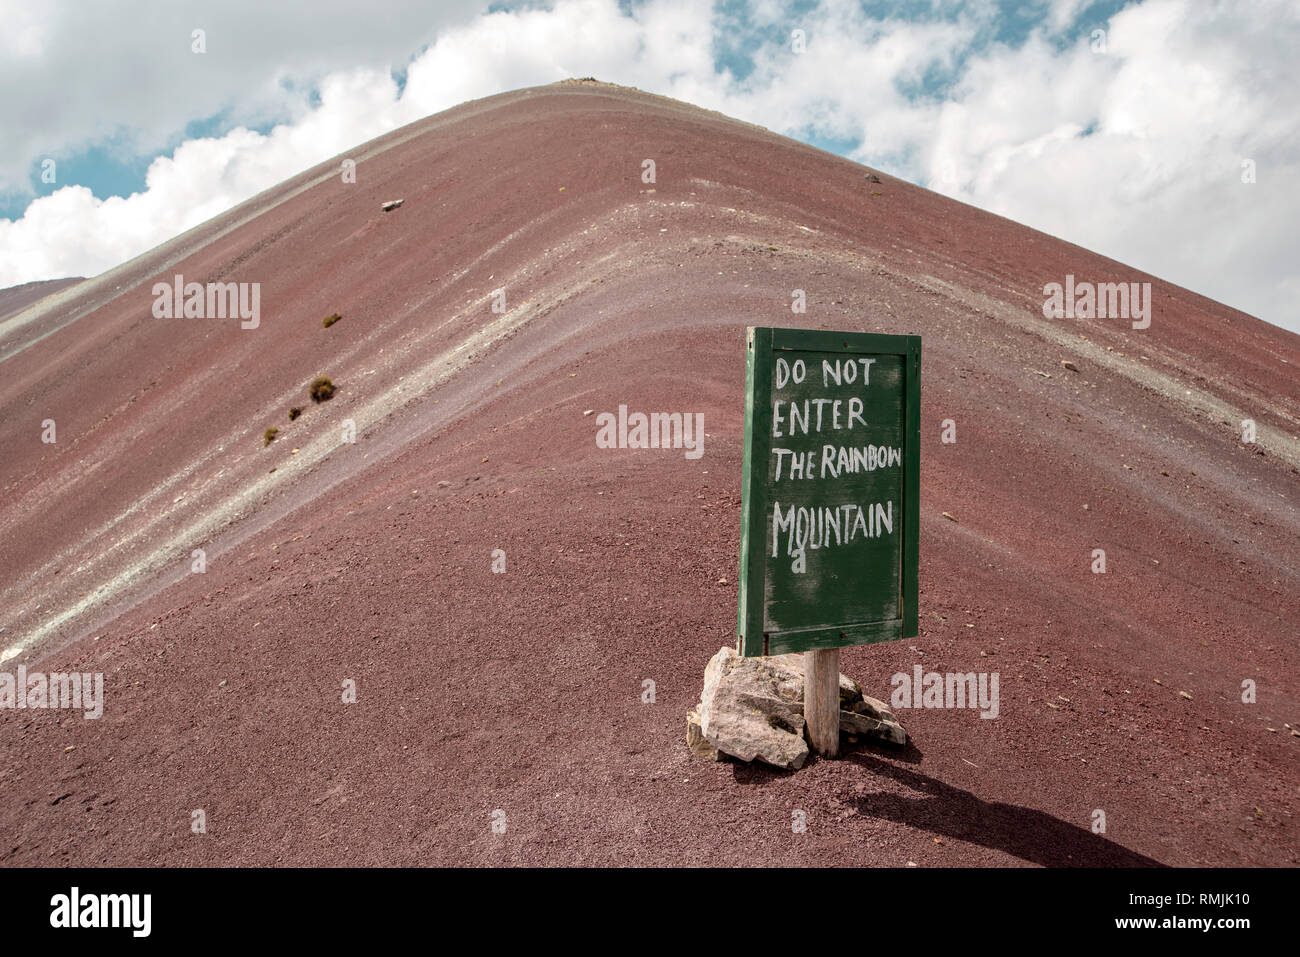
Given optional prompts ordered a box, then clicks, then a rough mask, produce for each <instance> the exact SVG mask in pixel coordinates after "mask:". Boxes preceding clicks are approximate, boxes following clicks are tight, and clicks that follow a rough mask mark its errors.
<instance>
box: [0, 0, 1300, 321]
mask: <svg viewBox="0 0 1300 957" xmlns="http://www.w3.org/2000/svg"><path fill="white" fill-rule="evenodd" d="M0 3H3V6H2V7H0V15H2V16H0V19H3V20H4V22H5V23H6V25H7V28H6V31H5V32H4V33H3V34H0V83H3V84H4V86H5V88H6V89H13V90H22V91H24V95H23V96H21V97H7V98H5V101H4V102H3V103H0V129H3V130H4V132H5V138H4V139H5V143H6V147H7V148H6V150H5V151H4V154H3V155H0V286H3V285H10V284H13V283H16V282H23V281H28V280H31V279H42V278H53V277H55V276H59V275H68V274H82V275H89V274H95V273H97V272H100V271H103V270H104V269H107V268H111V267H112V266H113V265H116V264H117V263H118V262H121V261H125V260H126V259H129V258H131V257H132V256H134V255H137V254H138V253H140V252H142V251H144V250H145V249H148V248H150V247H152V246H153V245H156V244H157V243H159V242H162V241H164V240H166V239H167V238H169V237H170V236H172V235H175V234H176V233H178V232H180V231H182V230H184V229H187V228H189V227H190V226H193V225H195V224H196V223H197V222H201V221H202V220H203V219H207V218H209V217H211V216H213V215H216V214H217V213H219V212H221V211H222V210H223V209H226V208H229V207H230V206H232V205H234V204H235V203H237V202H240V201H242V200H243V199H245V198H247V197H248V196H250V195H253V194H254V193H256V192H258V191H260V190H261V189H264V188H266V187H268V186H271V185H273V184H274V183H275V182H279V181H280V180H282V179H284V178H285V177H287V176H290V175H293V174H294V173H295V172H298V171H299V170H301V169H304V168H306V167H308V166H310V165H313V164H314V163H316V162H319V161H320V160H322V159H326V158H328V157H330V156H333V155H335V154H337V153H339V152H343V151H345V150H347V149H348V148H350V147H351V146H354V145H356V144H357V143H360V142H363V141H365V140H366V139H369V138H371V137H373V136H375V135H378V134H380V133H382V132H385V131H386V130H387V129H391V128H394V127H395V126H398V125H401V124H403V123H406V122H410V121H412V120H414V119H418V118H419V117H421V116H424V115H427V114H428V113H431V112H435V111H437V110H440V109H445V108H447V107H449V106H452V105H455V104H456V103H457V102H462V101H463V100H465V99H470V98H474V97H478V96H486V95H490V94H492V93H495V92H499V91H501V90H503V89H512V88H516V87H520V86H528V85H533V84H540V83H548V82H552V81H554V80H557V79H562V78H563V77H565V76H569V75H579V76H580V75H593V76H596V77H598V78H600V79H602V80H609V81H612V82H616V83H624V84H627V85H631V86H637V87H640V88H641V89H646V90H651V91H653V92H657V93H662V94H665V95H668V96H675V97H678V98H680V99H683V100H686V101H688V102H692V103H697V104H698V105H701V106H704V107H707V108H710V109H717V110H720V111H722V112H725V113H728V114H731V115H734V116H738V117H739V118H741V119H745V120H749V121H751V122H755V123H759V124H762V125H764V126H767V127H768V128H770V129H773V130H776V131H777V132H781V133H785V134H787V135H790V136H794V137H796V138H798V139H802V140H804V141H806V142H809V143H812V144H814V145H816V146H819V147H821V148H823V149H827V150H830V151H832V152H836V153H840V154H842V155H845V156H848V157H849V158H851V159H854V160H857V161H859V162H865V163H868V164H869V165H872V166H876V167H878V168H881V169H884V170H887V171H889V172H891V173H893V174H895V175H898V176H901V177H903V178H906V179H909V180H911V181H913V182H918V183H921V184H924V185H927V186H929V187H930V188H933V189H937V190H939V191H941V192H944V193H946V194H948V195H951V196H954V197H956V198H958V199H961V200H963V201H965V202H969V203H972V204H974V205H977V206H981V207H983V208H986V209H990V210H992V211H994V212H997V213H999V214H1001V215H1005V216H1009V217H1010V218H1013V219H1017V220H1019V221H1021V222H1025V223H1027V224H1028V225H1031V226H1034V227H1036V228H1039V229H1043V230H1045V231H1047V232H1049V233H1052V234H1054V235H1057V236H1061V237H1063V238H1066V239H1069V240H1071V241H1073V242H1077V243H1079V244H1080V245H1083V246H1086V247H1088V248H1091V249H1095V250H1097V251H1098V252H1101V253H1104V254H1106V255H1108V256H1112V257H1114V258H1116V259H1119V260H1121V261H1123V262H1126V263H1129V264H1131V265H1133V266H1135V267H1138V268H1141V269H1144V270H1146V271H1150V272H1152V273H1154V274H1156V275H1159V276H1161V277H1162V278H1166V279H1169V280H1171V281H1173V282H1177V283H1179V284H1182V285H1185V286H1188V287H1189V288H1192V289H1194V290H1196V291H1198V292H1202V293H1204V294H1206V295H1209V296H1212V297H1213V298H1216V299H1220V300H1222V301H1224V302H1227V303H1228V304H1230V305H1234V306H1236V307H1237V308H1241V309H1244V310H1246V311H1248V312H1252V313H1254V314H1256V315H1260V316H1261V317H1262V318H1265V319H1268V320H1270V321H1272V322H1276V323H1278V324H1281V325H1284V326H1287V327H1289V328H1292V329H1297V328H1300V318H1298V316H1297V311H1296V310H1295V307H1294V306H1293V305H1291V303H1292V302H1294V301H1295V300H1296V297H1297V294H1300V276H1298V275H1297V269H1296V267H1295V265H1294V258H1295V257H1294V256H1293V255H1292V252H1291V245H1292V236H1293V233H1294V227H1293V226H1292V225H1291V224H1292V223H1294V222H1295V219H1296V217H1297V216H1300V191H1297V190H1295V189H1294V188H1290V187H1289V184H1291V183H1294V182H1295V181H1296V180H1295V176H1296V174H1297V173H1298V172H1300V170H1297V168H1296V167H1297V166H1300V137H1297V136H1296V132H1297V130H1296V129H1295V127H1296V125H1297V121H1296V119H1295V117H1296V110H1295V108H1294V104H1295V103H1296V102H1298V101H1300V77H1298V74H1300V71H1298V69H1297V67H1296V65H1295V60H1296V57H1295V56H1294V50H1296V49H1300V3H1298V2H1279V3H1276V4H1269V5H1260V4H1252V3H1249V2H1247V0H1241V2H1234V0H1221V2H1218V3H1209V2H1206V0H1140V2H1139V0H1128V2H1124V0H1107V2H1089V0H1023V2H995V0H977V2H972V3H953V2H943V0H933V2H901V0H897V2H880V0H875V2H858V0H802V2H797V3H783V2H779V0H719V2H717V3H715V4H713V5H712V6H710V5H709V4H706V3H700V2H686V0H641V2H628V0H623V2H619V0H555V2H554V3H547V4H542V3H531V4H501V3H495V4H491V5H488V4H483V3H476V2H471V0H449V2H445V3H441V4H438V5H436V6H431V5H429V4H427V3H422V2H417V0H373V2H370V3H367V4H365V5H362V6H360V7H354V6H353V5H351V4H347V5H345V4H330V3H315V2H310V0H282V2H281V3H278V4H275V5H266V4H263V3H261V2H259V0H227V2H226V3H222V4H220V5H216V4H211V3H196V2H189V0H176V2H173V3H169V4H167V5H166V6H165V7H162V8H160V7H157V6H156V5H153V4H149V3H147V2H146V0H118V2H116V3H113V4H102V5H101V4H96V5H93V6H92V5H85V4H74V3H71V2H67V0H54V2H51V3H47V4H43V5H31V4H25V3H14V2H10V0H0ZM271 6H273V12H272V11H270V10H268V9H267V8H268V7H271ZM195 29H202V30H204V43H205V49H204V52H203V53H201V54H198V53H195V52H194V50H193V41H192V36H193V31H194V30H195ZM795 31H802V42H803V48H802V49H801V50H797V49H795V46H796V44H795V43H794V42H792V38H793V37H794V36H795ZM1099 36H1100V42H1099V40H1098V37H1099ZM50 159H52V160H54V162H55V164H56V166H55V171H56V179H55V182H53V183H47V182H43V181H42V172H43V170H44V169H45V168H46V166H44V165H43V164H45V163H46V161H47V160H50ZM1247 163H1249V164H1251V169H1252V171H1253V173H1254V176H1253V181H1247V178H1246V177H1245V176H1244V175H1243V170H1244V169H1245V164H1247ZM74 227H79V228H74ZM1189 237H1203V238H1199V239H1194V240H1192V241H1189Z"/></svg>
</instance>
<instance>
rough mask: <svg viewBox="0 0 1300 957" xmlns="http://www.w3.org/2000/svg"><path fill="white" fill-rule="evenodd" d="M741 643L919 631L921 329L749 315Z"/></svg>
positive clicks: (856, 638) (872, 638)
mask: <svg viewBox="0 0 1300 957" xmlns="http://www.w3.org/2000/svg"><path fill="white" fill-rule="evenodd" d="M745 393H746V399H745V463H744V474H743V476H742V480H741V498H742V515H741V525H740V614H739V633H740V653H741V654H742V655H745V656H756V655H779V654H786V653H788V652H793V651H810V650H812V649H816V648H838V647H842V646H844V645H865V644H870V643H872V642H877V641H891V640H894V639H897V638H912V637H915V636H916V633H917V621H916V600H917V569H918V560H917V533H918V530H919V528H918V527H919V524H920V518H919V516H920V511H919V504H920V502H919V490H920V464H921V337H920V336H886V335H873V334H865V333H859V332H830V331H825V330H814V329H769V328H761V327H752V328H750V329H749V335H748V357H747V364H746V369H745Z"/></svg>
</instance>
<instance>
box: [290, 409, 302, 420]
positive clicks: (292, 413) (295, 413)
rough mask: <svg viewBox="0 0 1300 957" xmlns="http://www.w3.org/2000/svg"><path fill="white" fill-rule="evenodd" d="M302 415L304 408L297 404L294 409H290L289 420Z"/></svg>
mask: <svg viewBox="0 0 1300 957" xmlns="http://www.w3.org/2000/svg"><path fill="white" fill-rule="evenodd" d="M300 415H302V408H301V407H299V406H296V405H295V406H294V407H293V408H292V409H290V410H289V421H290V422H292V421H293V420H294V419H296V418H298V416H300Z"/></svg>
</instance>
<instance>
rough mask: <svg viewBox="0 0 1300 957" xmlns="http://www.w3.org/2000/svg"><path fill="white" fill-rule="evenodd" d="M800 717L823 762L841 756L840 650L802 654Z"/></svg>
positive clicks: (828, 649)
mask: <svg viewBox="0 0 1300 957" xmlns="http://www.w3.org/2000/svg"><path fill="white" fill-rule="evenodd" d="M803 666H804V679H803V716H804V720H805V721H807V722H808V740H809V741H811V742H812V746H813V750H814V751H816V752H817V753H818V754H820V755H821V756H822V757H824V758H836V757H839V754H840V650H839V649H838V648H821V649H818V650H817V651H805V652H804V653H803Z"/></svg>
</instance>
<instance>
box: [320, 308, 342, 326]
mask: <svg viewBox="0 0 1300 957" xmlns="http://www.w3.org/2000/svg"><path fill="white" fill-rule="evenodd" d="M342 318H343V317H342V316H340V315H339V314H338V313H337V312H334V313H330V314H329V315H328V316H326V317H325V318H324V319H322V320H321V325H322V326H324V327H325V328H326V329H328V328H329V327H330V326H332V325H334V323H336V322H338V321H339V320H340V319H342Z"/></svg>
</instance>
